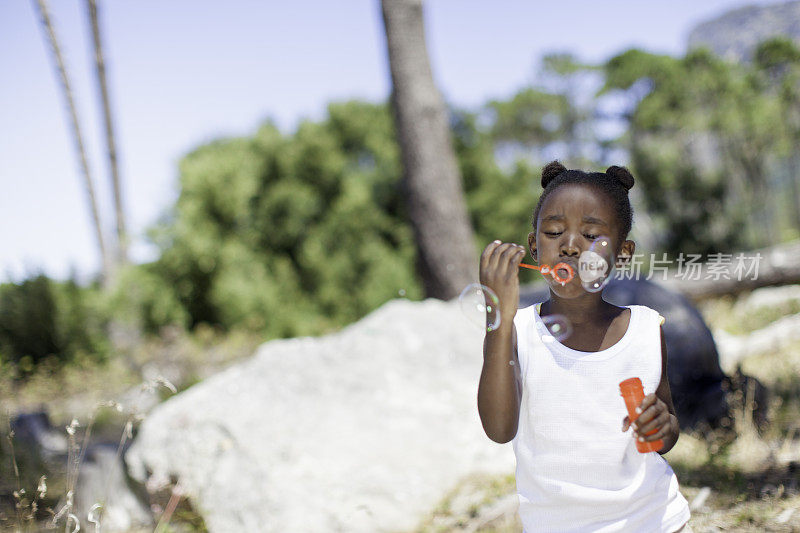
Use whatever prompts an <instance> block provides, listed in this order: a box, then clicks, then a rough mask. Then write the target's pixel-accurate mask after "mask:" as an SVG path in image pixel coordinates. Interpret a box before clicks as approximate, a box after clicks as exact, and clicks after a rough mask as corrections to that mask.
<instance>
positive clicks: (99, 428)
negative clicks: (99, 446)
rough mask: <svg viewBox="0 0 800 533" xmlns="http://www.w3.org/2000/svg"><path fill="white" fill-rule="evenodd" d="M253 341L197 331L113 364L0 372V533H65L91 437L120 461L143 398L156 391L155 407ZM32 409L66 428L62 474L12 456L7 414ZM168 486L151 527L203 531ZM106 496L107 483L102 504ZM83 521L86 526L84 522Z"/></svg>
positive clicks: (153, 342)
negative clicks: (111, 446)
mask: <svg viewBox="0 0 800 533" xmlns="http://www.w3.org/2000/svg"><path fill="white" fill-rule="evenodd" d="M260 342H261V339H259V338H257V337H255V336H253V335H247V334H229V335H222V334H220V333H218V332H216V331H214V330H212V329H201V330H200V331H199V332H197V333H196V334H194V335H186V334H183V333H181V332H178V331H172V332H165V335H163V336H162V337H161V338H158V339H150V340H148V341H146V342H145V343H143V344H142V345H140V346H139V347H137V349H136V350H135V351H134V353H132V354H129V356H128V357H127V358H123V357H119V358H116V359H112V360H111V361H110V362H109V363H107V364H105V365H102V366H97V365H93V364H88V363H87V364H82V362H81V361H78V362H76V363H74V364H72V365H69V366H67V367H63V368H59V369H55V368H47V367H46V366H43V367H41V368H39V369H38V370H37V372H36V373H34V374H33V375H32V376H31V378H30V379H28V380H26V381H25V382H17V381H14V380H13V379H11V377H10V376H8V375H3V374H2V373H0V397H2V398H3V409H4V411H5V412H4V413H2V414H3V415H4V417H5V421H4V422H3V424H2V426H4V427H2V426H0V436H2V440H3V441H2V442H0V531H25V532H27V531H40V530H43V529H45V528H48V529H52V528H53V527H56V526H58V529H59V530H61V529H64V528H66V530H67V531H71V530H72V529H73V524H74V523H75V521H76V520H77V517H75V516H74V514H75V512H77V511H75V509H74V506H73V500H74V491H75V486H76V482H77V479H78V473H79V471H80V467H81V464H82V462H83V458H84V456H85V453H86V450H87V448H88V446H89V445H90V444H91V443H92V442H97V441H98V440H101V441H107V440H110V439H115V440H117V442H118V446H117V452H116V453H117V457H118V458H119V457H120V456H121V454H122V451H123V450H124V448H125V446H126V444H127V443H128V441H129V440H130V439H131V438H132V435H133V431H134V428H135V427H136V425H137V424H138V423H139V421H140V420H141V419H142V418H143V414H144V413H143V412H141V411H140V408H141V405H146V403H145V404H142V403H141V401H140V400H141V399H142V398H144V397H146V396H148V395H151V396H153V393H154V392H155V395H154V401H155V402H156V403H157V402H158V401H159V400H161V399H163V398H166V397H167V396H169V395H171V394H172V393H174V392H176V391H177V390H178V389H180V390H182V389H185V388H187V387H189V386H191V385H193V384H194V383H196V382H197V381H199V380H201V379H202V378H204V377H206V376H207V375H210V374H213V373H215V372H218V371H219V370H221V369H222V368H224V367H226V366H228V365H229V364H231V363H233V362H235V361H237V360H239V359H241V358H243V357H246V356H250V355H252V353H253V352H254V351H255V348H256V347H257V346H258V345H259V344H260ZM162 374H167V375H169V376H170V379H167V378H164V377H163V375H162ZM172 380H174V381H175V382H176V385H175V386H173V385H172V383H171V381H172ZM151 404H152V402H151ZM39 410H44V411H46V412H47V413H48V414H49V415H50V418H51V420H52V421H53V425H54V426H55V427H62V428H65V433H64V435H65V437H66V438H67V441H68V448H67V449H68V456H67V458H66V461H65V462H66V464H65V465H64V467H63V469H61V468H58V467H56V468H54V465H52V464H44V463H43V462H41V460H39V459H38V458H36V457H33V456H31V455H30V454H26V453H19V451H18V450H17V453H14V451H15V448H14V435H13V432H11V431H10V426H9V424H8V422H9V417H10V413H23V412H32V411H39ZM45 471H47V472H50V473H51V475H50V478H48V479H47V481H46V485H47V490H46V491H40V490H37V483H38V480H39V479H40V478H41V474H42V472H45ZM175 485H176V483H168V484H167V486H165V487H164V490H161V491H157V492H156V493H155V495H154V497H153V499H152V501H150V502H149V503H150V505H151V508H152V509H153V510H154V514H155V516H156V519H157V520H159V522H158V526H157V527H158V530H159V531H160V532H161V533H168V532H175V531H192V532H202V531H205V530H206V529H205V525H204V524H203V521H202V519H201V518H200V517H199V515H197V513H196V512H195V511H194V510H193V509H192V507H191V502H189V501H188V500H187V499H186V498H184V497H182V495H181V493H180V492H179V491H176V490H174V489H175ZM41 486H42V485H41V484H39V485H38V487H41ZM108 493H109V488H108V485H106V490H105V494H106V497H104V498H102V499H103V500H105V499H107V496H108ZM103 503H104V502H102V501H101V502H97V506H96V507H95V508H94V509H93V512H91V513H90V515H92V516H91V518H94V519H96V520H98V521H100V522H102V514H103ZM82 519H83V520H84V521H86V519H87V517H85V516H84V517H82ZM67 522H69V524H68V523H67Z"/></svg>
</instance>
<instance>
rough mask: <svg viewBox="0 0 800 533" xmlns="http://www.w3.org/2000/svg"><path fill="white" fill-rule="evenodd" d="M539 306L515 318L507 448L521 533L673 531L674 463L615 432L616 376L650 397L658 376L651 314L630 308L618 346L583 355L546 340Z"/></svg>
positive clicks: (685, 511)
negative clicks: (515, 399)
mask: <svg viewBox="0 0 800 533" xmlns="http://www.w3.org/2000/svg"><path fill="white" fill-rule="evenodd" d="M540 305H541V304H536V305H533V306H530V307H526V308H524V309H520V310H519V311H517V315H516V317H515V318H514V324H515V326H516V329H517V349H518V354H519V363H520V371H521V373H522V383H523V385H522V403H521V405H520V413H519V425H518V428H517V434H516V436H515V437H514V439H513V441H512V444H513V447H514V454H515V455H516V458H517V468H516V481H517V493H518V496H519V515H520V519H521V520H522V525H523V528H524V530H525V533H533V532H535V531H546V532H578V531H591V532H597V531H603V532H610V531H625V532H637V533H638V532H651V531H653V532H656V531H657V532H672V531H675V530H677V529H679V528H680V527H681V526H682V525H683V524H685V523H686V522H687V521H688V520H689V506H688V504H687V502H686V499H685V498H684V497H683V496H682V495H681V493H680V492H679V491H678V480H677V478H676V477H675V474H674V473H673V471H672V468H670V466H669V464H668V463H667V462H666V461H665V460H664V459H663V458H662V457H661V456H660V455H659V454H658V453H656V452H651V453H639V452H638V451H637V450H636V442H635V441H634V439H633V438H632V437H631V435H632V430H631V429H629V430H628V431H627V432H626V433H623V432H622V431H620V429H621V427H622V419H623V418H624V417H625V415H626V414H627V410H626V408H625V403H624V401H623V400H622V397H621V396H620V392H619V383H620V381H622V380H624V379H627V378H631V377H639V378H641V380H642V383H643V384H644V392H645V394H649V393H652V392H655V390H656V388H657V387H658V384H659V381H660V380H661V338H660V334H659V327H660V320H659V319H660V317H659V315H658V313H657V312H656V311H654V310H652V309H650V308H648V307H644V306H638V305H632V306H628V308H629V309H630V310H631V317H630V324H629V325H628V329H627V331H626V332H625V335H624V336H623V337H622V339H620V340H619V342H617V343H616V344H614V345H613V346H611V347H610V348H607V349H605V350H602V351H599V352H580V351H577V350H573V349H571V348H568V347H566V346H564V345H563V344H561V343H559V342H556V341H552V340H548V338H547V337H548V334H549V332H548V331H547V329H546V328H545V326H544V324H543V323H542V320H541V317H540V316H539V306H540ZM551 339H552V337H551Z"/></svg>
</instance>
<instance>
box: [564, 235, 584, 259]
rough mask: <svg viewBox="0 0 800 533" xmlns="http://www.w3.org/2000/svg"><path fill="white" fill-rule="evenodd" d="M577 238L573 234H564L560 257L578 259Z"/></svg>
mask: <svg viewBox="0 0 800 533" xmlns="http://www.w3.org/2000/svg"><path fill="white" fill-rule="evenodd" d="M577 240H578V238H577V236H575V235H573V234H571V233H570V234H565V237H564V240H563V241H562V242H561V255H562V256H567V257H578V256H579V255H580V253H581V251H580V249H578V245H577Z"/></svg>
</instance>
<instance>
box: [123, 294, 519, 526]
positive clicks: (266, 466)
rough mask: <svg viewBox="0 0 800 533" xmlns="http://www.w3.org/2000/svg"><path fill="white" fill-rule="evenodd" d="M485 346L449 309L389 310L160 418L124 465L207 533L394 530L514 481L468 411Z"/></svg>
mask: <svg viewBox="0 0 800 533" xmlns="http://www.w3.org/2000/svg"><path fill="white" fill-rule="evenodd" d="M482 337H483V334H482V332H481V331H480V329H479V328H478V327H475V326H473V325H472V324H471V323H469V322H468V321H467V320H466V318H465V317H464V315H463V314H462V312H461V311H460V309H459V305H458V302H456V301H454V302H449V303H448V302H441V301H438V300H427V301H424V302H409V301H406V300H395V301H392V302H389V303H387V304H385V305H384V306H383V307H381V308H380V309H378V310H377V311H375V312H373V313H372V314H370V315H368V316H367V317H365V318H364V319H362V320H361V321H359V322H358V323H356V324H353V325H351V326H349V327H347V328H345V329H344V330H342V331H340V332H338V333H335V334H331V335H329V336H326V337H320V338H301V339H291V340H279V341H273V342H269V343H267V344H265V345H263V346H262V347H261V348H260V349H259V351H258V352H257V353H256V355H255V356H254V357H253V358H252V359H250V360H248V361H246V362H244V363H241V364H238V365H236V366H234V367H231V368H229V369H228V370H226V371H224V372H222V373H220V374H218V375H216V376H213V377H211V378H209V379H207V380H205V381H203V382H201V383H199V384H197V385H195V386H194V387H192V388H190V389H188V390H187V391H185V392H183V393H181V394H178V395H177V396H175V397H173V398H172V399H170V400H168V401H167V402H165V403H164V404H162V405H160V406H159V407H157V408H156V409H154V410H153V412H152V413H151V414H150V415H149V416H148V417H147V418H146V419H145V421H144V422H143V423H142V424H141V426H140V429H139V433H138V435H137V437H136V438H135V440H134V443H133V445H132V446H131V448H130V449H129V450H128V452H127V453H126V462H127V465H128V468H129V472H130V474H131V476H132V477H134V478H135V479H137V480H138V481H139V482H141V483H146V482H147V481H148V479H151V480H152V479H166V478H170V477H171V478H172V479H173V480H178V481H179V482H180V484H181V487H182V489H183V490H184V493H185V494H187V496H188V497H189V498H190V499H191V500H192V504H193V506H194V508H195V509H197V510H198V511H199V512H200V513H201V514H202V516H203V518H204V520H205V522H206V525H207V526H208V527H209V530H210V531H212V532H227V531H262V532H269V531H281V532H284V531H348V532H350V531H354V532H357V531H370V532H374V531H402V530H409V529H413V528H414V527H415V526H416V525H417V524H418V522H419V521H420V519H422V518H423V517H424V516H425V515H427V514H428V513H429V512H430V511H431V510H432V506H434V505H436V503H437V502H438V501H439V499H440V498H441V497H442V496H443V495H444V494H445V493H446V492H447V491H448V490H450V489H452V488H453V487H454V486H456V485H457V484H458V483H459V481H460V480H461V479H462V478H463V477H465V476H467V475H469V474H472V473H477V472H480V473H498V474H500V473H502V474H508V473H513V471H514V466H515V461H514V454H513V450H512V448H511V444H504V445H499V444H496V443H494V442H492V441H491V440H489V439H488V437H486V435H485V434H484V433H483V429H482V427H481V423H480V419H479V417H478V412H477V401H476V394H477V386H478V378H479V376H480V370H481V365H482V354H481V345H482Z"/></svg>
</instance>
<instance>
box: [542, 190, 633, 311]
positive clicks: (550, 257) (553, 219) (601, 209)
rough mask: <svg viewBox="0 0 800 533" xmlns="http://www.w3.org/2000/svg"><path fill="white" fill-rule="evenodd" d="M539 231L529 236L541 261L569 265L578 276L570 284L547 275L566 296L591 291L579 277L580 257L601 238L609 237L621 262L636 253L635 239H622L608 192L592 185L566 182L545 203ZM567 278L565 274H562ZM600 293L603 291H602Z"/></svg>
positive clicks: (572, 296)
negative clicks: (582, 285)
mask: <svg viewBox="0 0 800 533" xmlns="http://www.w3.org/2000/svg"><path fill="white" fill-rule="evenodd" d="M536 228H537V229H536V232H535V233H534V232H531V233H530V235H528V246H529V248H530V252H531V255H534V252H535V257H536V260H537V261H538V263H539V264H547V265H550V266H551V267H554V266H555V265H556V264H558V263H567V264H569V265H570V266H571V267H572V269H573V271H574V273H575V276H574V277H573V278H572V280H571V281H569V282H568V283H567V284H566V285H564V286H562V285H561V283H558V282H556V281H555V280H554V279H553V277H552V276H545V279H546V280H547V282H548V284H549V285H550V289H551V290H552V291H553V292H554V293H555V294H556V295H558V296H560V297H562V298H575V297H578V296H581V295H585V294H590V293H587V292H586V291H585V290H584V289H583V287H581V281H580V279H579V278H578V276H577V273H578V258H579V257H580V255H581V253H582V252H583V251H584V250H587V249H588V248H589V246H590V245H591V244H592V242H594V240H595V239H597V237H600V236H606V237H608V238H609V239H610V240H611V245H612V249H613V250H615V251H616V253H615V259H616V260H617V262H619V261H620V260H624V259H625V258H630V257H631V256H632V255H633V251H634V248H635V244H634V243H633V241H624V242H620V237H619V232H620V227H619V220H618V217H617V215H616V212H615V211H614V208H613V204H612V203H611V202H610V201H609V199H608V198H607V196H606V194H604V193H603V192H601V191H599V190H598V189H596V188H595V187H592V186H589V185H578V184H569V185H562V186H561V187H559V188H558V189H556V190H555V191H553V193H552V194H550V196H548V197H547V199H546V200H545V201H544V203H543V204H542V207H541V209H540V211H539V220H538V222H537V226H536ZM559 275H560V276H561V277H564V273H563V272H561V273H559ZM598 294H599V293H598Z"/></svg>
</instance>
